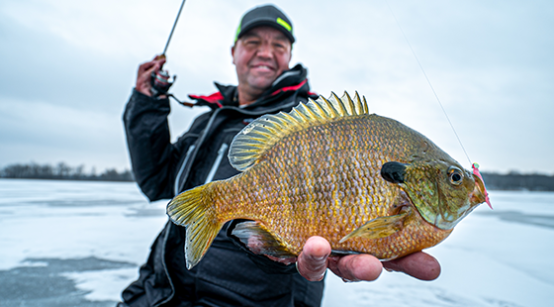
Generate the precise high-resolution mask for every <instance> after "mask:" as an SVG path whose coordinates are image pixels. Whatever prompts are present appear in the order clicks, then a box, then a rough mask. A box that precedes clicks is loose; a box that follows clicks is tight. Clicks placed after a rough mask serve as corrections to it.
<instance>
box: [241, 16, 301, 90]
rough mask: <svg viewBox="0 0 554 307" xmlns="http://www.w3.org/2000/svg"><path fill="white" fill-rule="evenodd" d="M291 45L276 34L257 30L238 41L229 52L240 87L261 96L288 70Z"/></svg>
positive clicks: (281, 35) (261, 29)
mask: <svg viewBox="0 0 554 307" xmlns="http://www.w3.org/2000/svg"><path fill="white" fill-rule="evenodd" d="M291 48H292V46H291V42H290V41H289V40H288V38H287V37H286V36H285V35H284V34H283V33H282V32H281V31H279V30H276V29H274V28H271V27H267V26H261V27H256V28H254V29H252V30H250V31H248V32H247V33H246V34H244V35H243V36H242V37H241V38H239V39H238V40H237V42H236V44H235V46H233V48H232V49H231V54H232V55H233V64H235V67H236V71H237V77H238V80H239V87H242V88H243V89H244V90H246V91H248V92H250V93H253V94H256V93H258V94H261V93H262V92H264V91H265V90H267V89H268V88H269V87H270V86H271V84H272V83H273V81H275V79H277V77H278V76H279V75H280V74H281V73H282V72H283V71H285V70H287V69H289V62H290V58H291Z"/></svg>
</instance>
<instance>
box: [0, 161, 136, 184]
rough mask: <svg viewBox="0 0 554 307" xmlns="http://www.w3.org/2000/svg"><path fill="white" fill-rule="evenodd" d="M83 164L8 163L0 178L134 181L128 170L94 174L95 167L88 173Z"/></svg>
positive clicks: (109, 170)
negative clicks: (75, 165) (74, 165)
mask: <svg viewBox="0 0 554 307" xmlns="http://www.w3.org/2000/svg"><path fill="white" fill-rule="evenodd" d="M84 169H85V166H84V165H80V166H77V167H72V166H69V165H67V164H65V163H64V162H60V163H58V164H57V165H55V166H52V165H50V164H44V165H40V164H37V163H30V164H19V163H17V164H10V165H8V166H6V167H4V168H2V169H0V178H21V179H58V180H96V181H134V178H133V174H132V173H131V172H130V171H129V170H124V171H123V172H121V173H120V172H118V171H117V170H116V169H115V168H113V169H107V170H105V171H104V172H102V173H100V174H98V175H97V174H96V170H95V168H92V171H91V172H90V173H87V172H85V170H84Z"/></svg>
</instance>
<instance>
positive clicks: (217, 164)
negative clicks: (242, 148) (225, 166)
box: [204, 143, 229, 184]
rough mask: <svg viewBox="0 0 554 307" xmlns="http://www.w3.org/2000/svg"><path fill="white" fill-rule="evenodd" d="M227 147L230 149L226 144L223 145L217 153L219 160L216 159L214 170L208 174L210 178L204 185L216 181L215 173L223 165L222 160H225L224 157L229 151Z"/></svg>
mask: <svg viewBox="0 0 554 307" xmlns="http://www.w3.org/2000/svg"><path fill="white" fill-rule="evenodd" d="M227 147H229V145H227V144H226V143H223V144H221V147H220V148H219V151H218V152H217V158H215V162H214V165H213V166H212V169H211V170H210V172H209V173H208V177H207V178H206V182H204V184H206V183H208V182H211V181H212V179H214V175H215V172H216V171H217V169H218V168H219V165H220V164H221V159H223V155H224V154H225V152H226V151H227Z"/></svg>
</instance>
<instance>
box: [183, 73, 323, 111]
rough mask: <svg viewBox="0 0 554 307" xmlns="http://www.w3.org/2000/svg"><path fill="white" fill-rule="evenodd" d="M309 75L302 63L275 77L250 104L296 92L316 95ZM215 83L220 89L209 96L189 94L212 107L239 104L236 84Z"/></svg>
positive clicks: (259, 104)
mask: <svg viewBox="0 0 554 307" xmlns="http://www.w3.org/2000/svg"><path fill="white" fill-rule="evenodd" d="M307 75H308V71H307V70H306V69H305V68H304V67H303V66H302V65H301V64H297V65H296V66H294V67H293V68H291V69H289V70H287V71H284V72H283V73H282V74H281V75H280V76H279V77H277V79H275V81H274V82H273V84H272V85H271V87H270V88H269V89H268V90H267V91H265V92H264V93H263V94H262V96H261V97H260V98H259V99H258V100H256V101H255V102H254V103H253V104H251V105H250V106H261V105H265V104H269V103H271V102H272V101H275V100H276V99H277V98H282V97H283V96H285V95H287V96H288V95H290V94H292V93H294V92H298V94H300V95H302V96H306V97H308V96H310V95H315V94H314V93H312V92H309V90H310V85H309V83H308V79H307V78H306V76H307ZM214 84H215V86H216V87H217V89H218V90H219V91H218V92H216V93H213V94H211V95H208V96H203V95H189V97H190V98H191V99H194V100H196V102H197V104H198V105H208V106H210V107H211V108H212V109H217V108H222V107H223V106H235V107H236V106H238V93H237V87H236V86H235V85H221V84H219V83H217V82H214ZM250 106H249V107H250Z"/></svg>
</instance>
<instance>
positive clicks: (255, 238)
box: [231, 221, 296, 260]
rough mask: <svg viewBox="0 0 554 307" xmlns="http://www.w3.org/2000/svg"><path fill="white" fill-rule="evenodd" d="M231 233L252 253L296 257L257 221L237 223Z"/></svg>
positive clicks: (284, 257) (277, 256)
mask: <svg viewBox="0 0 554 307" xmlns="http://www.w3.org/2000/svg"><path fill="white" fill-rule="evenodd" d="M231 235H233V236H235V237H237V238H238V239H239V240H240V241H241V242H242V243H243V244H244V245H245V246H246V247H247V248H248V249H249V250H250V251H251V252H253V253H254V254H264V255H267V256H272V257H274V258H282V259H287V258H293V257H296V255H294V254H292V253H291V252H289V251H288V250H287V249H286V248H285V247H284V246H283V245H282V244H281V243H280V240H279V239H278V238H276V237H275V236H274V235H273V234H272V233H270V232H269V231H268V230H267V229H266V228H265V227H264V226H263V225H262V224H260V223H258V222H254V221H247V222H242V223H239V224H237V226H235V229H233V231H232V232H231ZM274 260H277V259H274Z"/></svg>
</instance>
